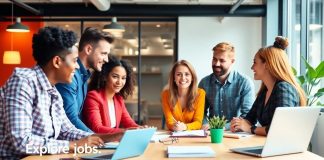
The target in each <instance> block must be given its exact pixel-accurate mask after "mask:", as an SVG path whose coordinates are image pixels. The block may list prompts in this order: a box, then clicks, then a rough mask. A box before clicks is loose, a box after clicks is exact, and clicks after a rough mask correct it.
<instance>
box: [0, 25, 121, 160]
mask: <svg viewBox="0 0 324 160" xmlns="http://www.w3.org/2000/svg"><path fill="white" fill-rule="evenodd" d="M75 43H76V35H75V33H74V32H72V31H66V30H62V29H60V28H56V27H45V28H42V29H40V30H39V31H38V33H37V34H34V36H33V57H34V59H35V60H36V62H37V65H36V66H35V67H33V68H16V69H15V70H14V73H13V74H12V75H11V77H10V78H9V79H8V81H7V82H6V84H5V85H4V86H3V87H2V88H0V159H16V158H21V157H23V156H25V155H28V154H40V153H42V154H44V153H51V154H55V153H66V152H69V151H73V150H74V148H75V147H76V146H85V145H87V146H98V145H102V144H103V143H104V142H107V141H112V140H113V141H114V140H119V139H120V137H121V136H122V133H117V134H110V135H108V134H105V135H103V134H101V135H99V134H94V135H91V134H92V133H89V132H84V131H82V130H79V129H77V128H76V127H74V126H73V124H72V123H71V122H70V121H69V119H68V118H67V116H66V114H65V112H64V109H63V100H62V97H61V95H60V94H59V92H58V91H57V89H56V88H55V84H57V83H71V82H72V77H73V75H74V74H75V69H77V68H79V65H78V62H77V60H78V50H77V47H75Z"/></svg>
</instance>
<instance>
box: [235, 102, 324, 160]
mask: <svg viewBox="0 0 324 160" xmlns="http://www.w3.org/2000/svg"><path fill="white" fill-rule="evenodd" d="M320 110H321V108H320V107H314V106H312V107H278V108H277V109H276V110H275V113H274V116H273V119H272V122H271V126H270V129H269V132H268V135H267V139H266V142H265V145H264V146H255V147H244V148H232V149H230V150H231V151H233V152H237V153H243V154H248V155H252V156H257V157H268V156H276V155H284V154H291V153H299V152H304V151H306V150H307V147H308V144H309V142H310V139H311V136H312V134H313V130H314V128H315V124H316V121H317V118H318V116H319V112H320Z"/></svg>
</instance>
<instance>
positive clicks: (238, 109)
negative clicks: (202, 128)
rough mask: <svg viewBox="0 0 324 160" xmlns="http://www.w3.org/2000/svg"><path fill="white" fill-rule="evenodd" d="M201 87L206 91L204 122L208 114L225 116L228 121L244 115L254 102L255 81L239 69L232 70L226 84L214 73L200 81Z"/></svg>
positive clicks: (227, 126)
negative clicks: (238, 70)
mask: <svg viewBox="0 0 324 160" xmlns="http://www.w3.org/2000/svg"><path fill="white" fill-rule="evenodd" d="M199 88H202V89H204V90H205V91H206V101H205V116H204V123H207V120H206V117H207V116H208V117H212V116H214V115H216V116H225V118H226V119H227V121H228V122H230V121H231V120H232V118H233V117H237V116H242V117H244V116H245V115H246V114H247V113H248V112H249V110H250V108H251V106H252V104H253V100H254V85H253V82H252V80H251V79H250V78H248V77H247V76H245V75H243V74H240V73H239V72H237V71H231V72H230V74H229V75H228V78H227V80H226V81H225V83H224V84H222V83H221V82H220V81H219V80H218V79H217V78H216V76H215V75H214V74H213V73H212V74H210V75H209V76H207V77H205V78H203V79H202V80H201V81H200V83H199ZM229 124H230V123H227V125H226V129H229Z"/></svg>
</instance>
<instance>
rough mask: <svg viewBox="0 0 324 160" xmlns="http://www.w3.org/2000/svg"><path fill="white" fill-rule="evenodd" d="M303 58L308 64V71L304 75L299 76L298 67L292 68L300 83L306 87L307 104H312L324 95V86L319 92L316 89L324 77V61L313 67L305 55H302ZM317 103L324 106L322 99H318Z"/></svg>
mask: <svg viewBox="0 0 324 160" xmlns="http://www.w3.org/2000/svg"><path fill="white" fill-rule="evenodd" d="M302 59H303V61H304V63H305V65H306V69H307V70H306V73H305V74H304V75H300V76H297V72H296V69H295V68H292V69H293V73H294V75H295V76H296V78H297V81H298V83H299V84H300V85H301V86H302V87H303V88H304V91H305V93H306V96H307V105H308V106H312V105H314V103H316V102H317V101H318V100H319V99H320V98H321V97H322V96H323V95H324V88H320V89H319V90H317V92H315V90H314V88H315V87H316V86H317V85H318V84H320V82H321V81H322V78H323V77H324V61H322V62H321V63H320V64H319V65H318V66H317V67H316V68H313V67H312V66H311V65H310V64H309V63H308V62H307V61H306V59H305V58H304V57H302ZM316 105H318V106H324V104H321V102H320V101H318V102H317V103H316Z"/></svg>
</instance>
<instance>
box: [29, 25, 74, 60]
mask: <svg viewBox="0 0 324 160" xmlns="http://www.w3.org/2000/svg"><path fill="white" fill-rule="evenodd" d="M76 42H77V36H76V34H75V33H74V32H73V31H68V30H63V29H61V28H58V27H44V28H41V29H39V31H38V33H35V34H34V35H33V46H32V47H33V57H34V59H35V61H36V62H37V64H38V65H40V66H44V65H46V64H47V63H48V62H49V61H50V60H51V59H52V58H53V57H55V56H61V57H65V56H66V55H67V54H69V53H70V52H67V51H68V50H70V49H71V48H72V46H73V45H75V43H76Z"/></svg>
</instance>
